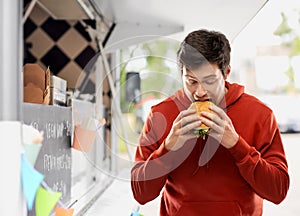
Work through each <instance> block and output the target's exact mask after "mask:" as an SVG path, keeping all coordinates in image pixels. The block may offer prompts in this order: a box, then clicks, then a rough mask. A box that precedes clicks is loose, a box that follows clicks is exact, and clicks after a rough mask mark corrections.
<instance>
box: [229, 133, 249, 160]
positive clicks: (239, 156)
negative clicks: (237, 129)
mask: <svg viewBox="0 0 300 216" xmlns="http://www.w3.org/2000/svg"><path fill="white" fill-rule="evenodd" d="M250 149H251V147H250V146H249V145H248V143H247V142H246V141H245V140H244V139H243V138H242V137H241V136H240V137H239V140H238V142H237V143H236V145H235V146H233V147H232V148H230V149H228V150H229V152H230V153H231V155H232V156H233V157H234V158H235V160H236V161H237V162H240V161H242V160H243V158H245V157H246V156H247V154H248V153H249V151H250Z"/></svg>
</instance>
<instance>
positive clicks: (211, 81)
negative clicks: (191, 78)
mask: <svg viewBox="0 0 300 216" xmlns="http://www.w3.org/2000/svg"><path fill="white" fill-rule="evenodd" d="M214 82H216V79H209V80H205V83H206V84H213V83H214Z"/></svg>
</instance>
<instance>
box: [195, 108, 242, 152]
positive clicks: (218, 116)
mask: <svg viewBox="0 0 300 216" xmlns="http://www.w3.org/2000/svg"><path fill="white" fill-rule="evenodd" d="M209 108H210V109H211V110H212V111H213V112H214V113H209V112H201V117H200V121H201V122H202V123H204V124H205V125H207V126H208V127H210V132H209V136H211V137H213V138H214V139H216V140H217V141H219V142H220V144H221V145H223V146H224V147H225V148H227V149H228V148H232V147H233V146H235V144H236V143H237V141H238V139H239V135H238V133H237V132H236V131H235V128H234V126H233V124H232V122H231V119H230V118H229V117H228V115H227V114H226V113H225V112H224V110H222V109H221V108H220V107H217V106H216V105H212V106H210V107H209Z"/></svg>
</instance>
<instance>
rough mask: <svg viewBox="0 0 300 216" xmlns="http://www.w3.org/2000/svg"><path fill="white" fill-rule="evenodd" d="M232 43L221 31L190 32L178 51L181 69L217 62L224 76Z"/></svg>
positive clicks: (202, 30) (191, 68)
mask: <svg viewBox="0 0 300 216" xmlns="http://www.w3.org/2000/svg"><path fill="white" fill-rule="evenodd" d="M230 51H231V48H230V44H229V41H228V39H227V38H226V36H225V35H224V34H222V33H220V32H216V31H208V30H204V29H201V30H197V31H193V32H191V33H189V34H188V35H187V37H186V38H185V39H184V41H183V42H182V43H181V45H180V47H179V50H178V52H177V57H178V62H179V66H180V70H181V72H182V69H183V66H185V67H186V68H187V69H190V70H193V69H196V68H198V67H200V66H201V65H203V64H205V63H211V64H217V65H218V67H219V69H220V70H221V71H222V73H223V76H224V73H225V70H226V68H227V67H228V65H229V63H230Z"/></svg>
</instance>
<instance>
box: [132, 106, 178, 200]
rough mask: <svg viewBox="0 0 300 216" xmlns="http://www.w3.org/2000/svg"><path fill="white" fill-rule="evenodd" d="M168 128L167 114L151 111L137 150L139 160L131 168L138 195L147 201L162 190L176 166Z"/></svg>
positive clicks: (140, 198) (136, 195) (138, 197)
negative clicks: (167, 143)
mask: <svg viewBox="0 0 300 216" xmlns="http://www.w3.org/2000/svg"><path fill="white" fill-rule="evenodd" d="M153 125H155V127H152V126H153ZM168 131H169V128H168V124H167V121H166V119H165V118H164V116H163V115H162V114H160V113H157V112H155V113H152V112H151V113H150V114H149V116H148V119H147V121H146V124H145V126H144V129H143V132H142V134H141V137H140V142H139V146H138V147H137V150H136V155H135V161H136V163H135V165H134V166H133V168H132V170H131V188H132V191H133V195H134V198H135V199H136V200H137V201H138V202H139V203H140V204H145V203H147V202H149V201H151V200H153V199H155V198H156V197H157V196H158V195H159V194H160V191H161V190H162V188H163V187H164V185H165V182H166V179H167V177H168V173H169V172H170V170H171V169H172V161H173V160H172V158H174V157H173V152H171V151H168V150H167V149H166V148H165V147H164V139H165V136H166V134H167V132H168Z"/></svg>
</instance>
